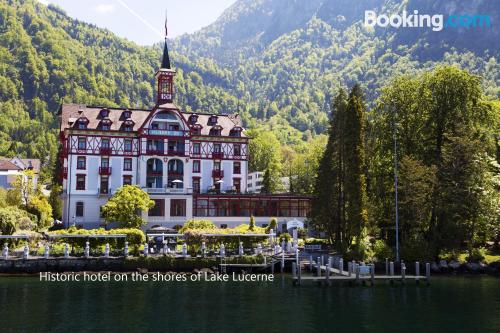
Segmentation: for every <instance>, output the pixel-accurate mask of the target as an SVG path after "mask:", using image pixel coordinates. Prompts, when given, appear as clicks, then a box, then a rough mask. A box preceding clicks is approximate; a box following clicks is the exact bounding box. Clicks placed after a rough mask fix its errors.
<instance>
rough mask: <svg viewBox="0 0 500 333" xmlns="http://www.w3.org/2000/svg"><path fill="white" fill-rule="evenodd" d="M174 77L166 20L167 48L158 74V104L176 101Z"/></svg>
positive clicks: (164, 50)
mask: <svg viewBox="0 0 500 333" xmlns="http://www.w3.org/2000/svg"><path fill="white" fill-rule="evenodd" d="M174 76H175V70H173V69H172V66H171V64H170V57H169V56H168V46H167V20H166V19H165V46H164V47H163V57H162V60H161V66H160V69H159V70H158V71H157V72H156V82H157V99H156V103H157V104H158V105H159V104H164V103H172V102H173V99H174Z"/></svg>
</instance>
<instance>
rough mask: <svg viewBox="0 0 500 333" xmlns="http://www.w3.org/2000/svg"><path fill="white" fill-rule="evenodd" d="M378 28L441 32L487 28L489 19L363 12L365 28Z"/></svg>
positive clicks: (479, 16)
mask: <svg viewBox="0 0 500 333" xmlns="http://www.w3.org/2000/svg"><path fill="white" fill-rule="evenodd" d="M375 25H376V26H379V27H387V26H391V27H394V28H400V27H402V28H432V31H441V30H443V28H489V27H491V18H490V16H489V15H483V14H457V15H455V14H451V15H449V16H448V17H447V18H446V20H445V19H444V15H442V14H434V15H428V14H419V13H418V10H414V11H413V13H407V12H406V11H403V13H402V14H391V15H385V14H381V15H377V13H376V12H374V11H373V10H366V11H365V26H371V27H374V26H375Z"/></svg>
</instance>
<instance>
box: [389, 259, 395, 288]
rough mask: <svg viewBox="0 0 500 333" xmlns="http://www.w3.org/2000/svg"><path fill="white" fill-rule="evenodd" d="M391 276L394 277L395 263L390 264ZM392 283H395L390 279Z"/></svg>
mask: <svg viewBox="0 0 500 333" xmlns="http://www.w3.org/2000/svg"><path fill="white" fill-rule="evenodd" d="M389 274H390V276H391V277H393V276H394V262H392V261H391V262H390V263H389ZM389 281H390V283H391V284H392V283H393V282H394V281H392V279H389Z"/></svg>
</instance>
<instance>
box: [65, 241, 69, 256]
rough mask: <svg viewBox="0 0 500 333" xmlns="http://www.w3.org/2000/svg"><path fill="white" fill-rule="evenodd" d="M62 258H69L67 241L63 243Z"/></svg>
mask: <svg viewBox="0 0 500 333" xmlns="http://www.w3.org/2000/svg"><path fill="white" fill-rule="evenodd" d="M64 258H66V259H68V258H69V245H68V243H66V244H64Z"/></svg>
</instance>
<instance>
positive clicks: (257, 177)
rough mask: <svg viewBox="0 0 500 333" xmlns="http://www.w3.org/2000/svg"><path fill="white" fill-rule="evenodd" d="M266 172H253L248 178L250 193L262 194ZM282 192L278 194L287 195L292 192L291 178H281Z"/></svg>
mask: <svg viewBox="0 0 500 333" xmlns="http://www.w3.org/2000/svg"><path fill="white" fill-rule="evenodd" d="M263 180H264V172H262V171H253V172H250V173H248V176H247V191H248V192H249V193H260V192H261V190H262V186H263V183H262V182H263ZM280 183H281V184H280V185H281V186H280V187H281V188H280V190H279V191H278V193H287V192H288V191H289V190H290V177H280Z"/></svg>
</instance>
